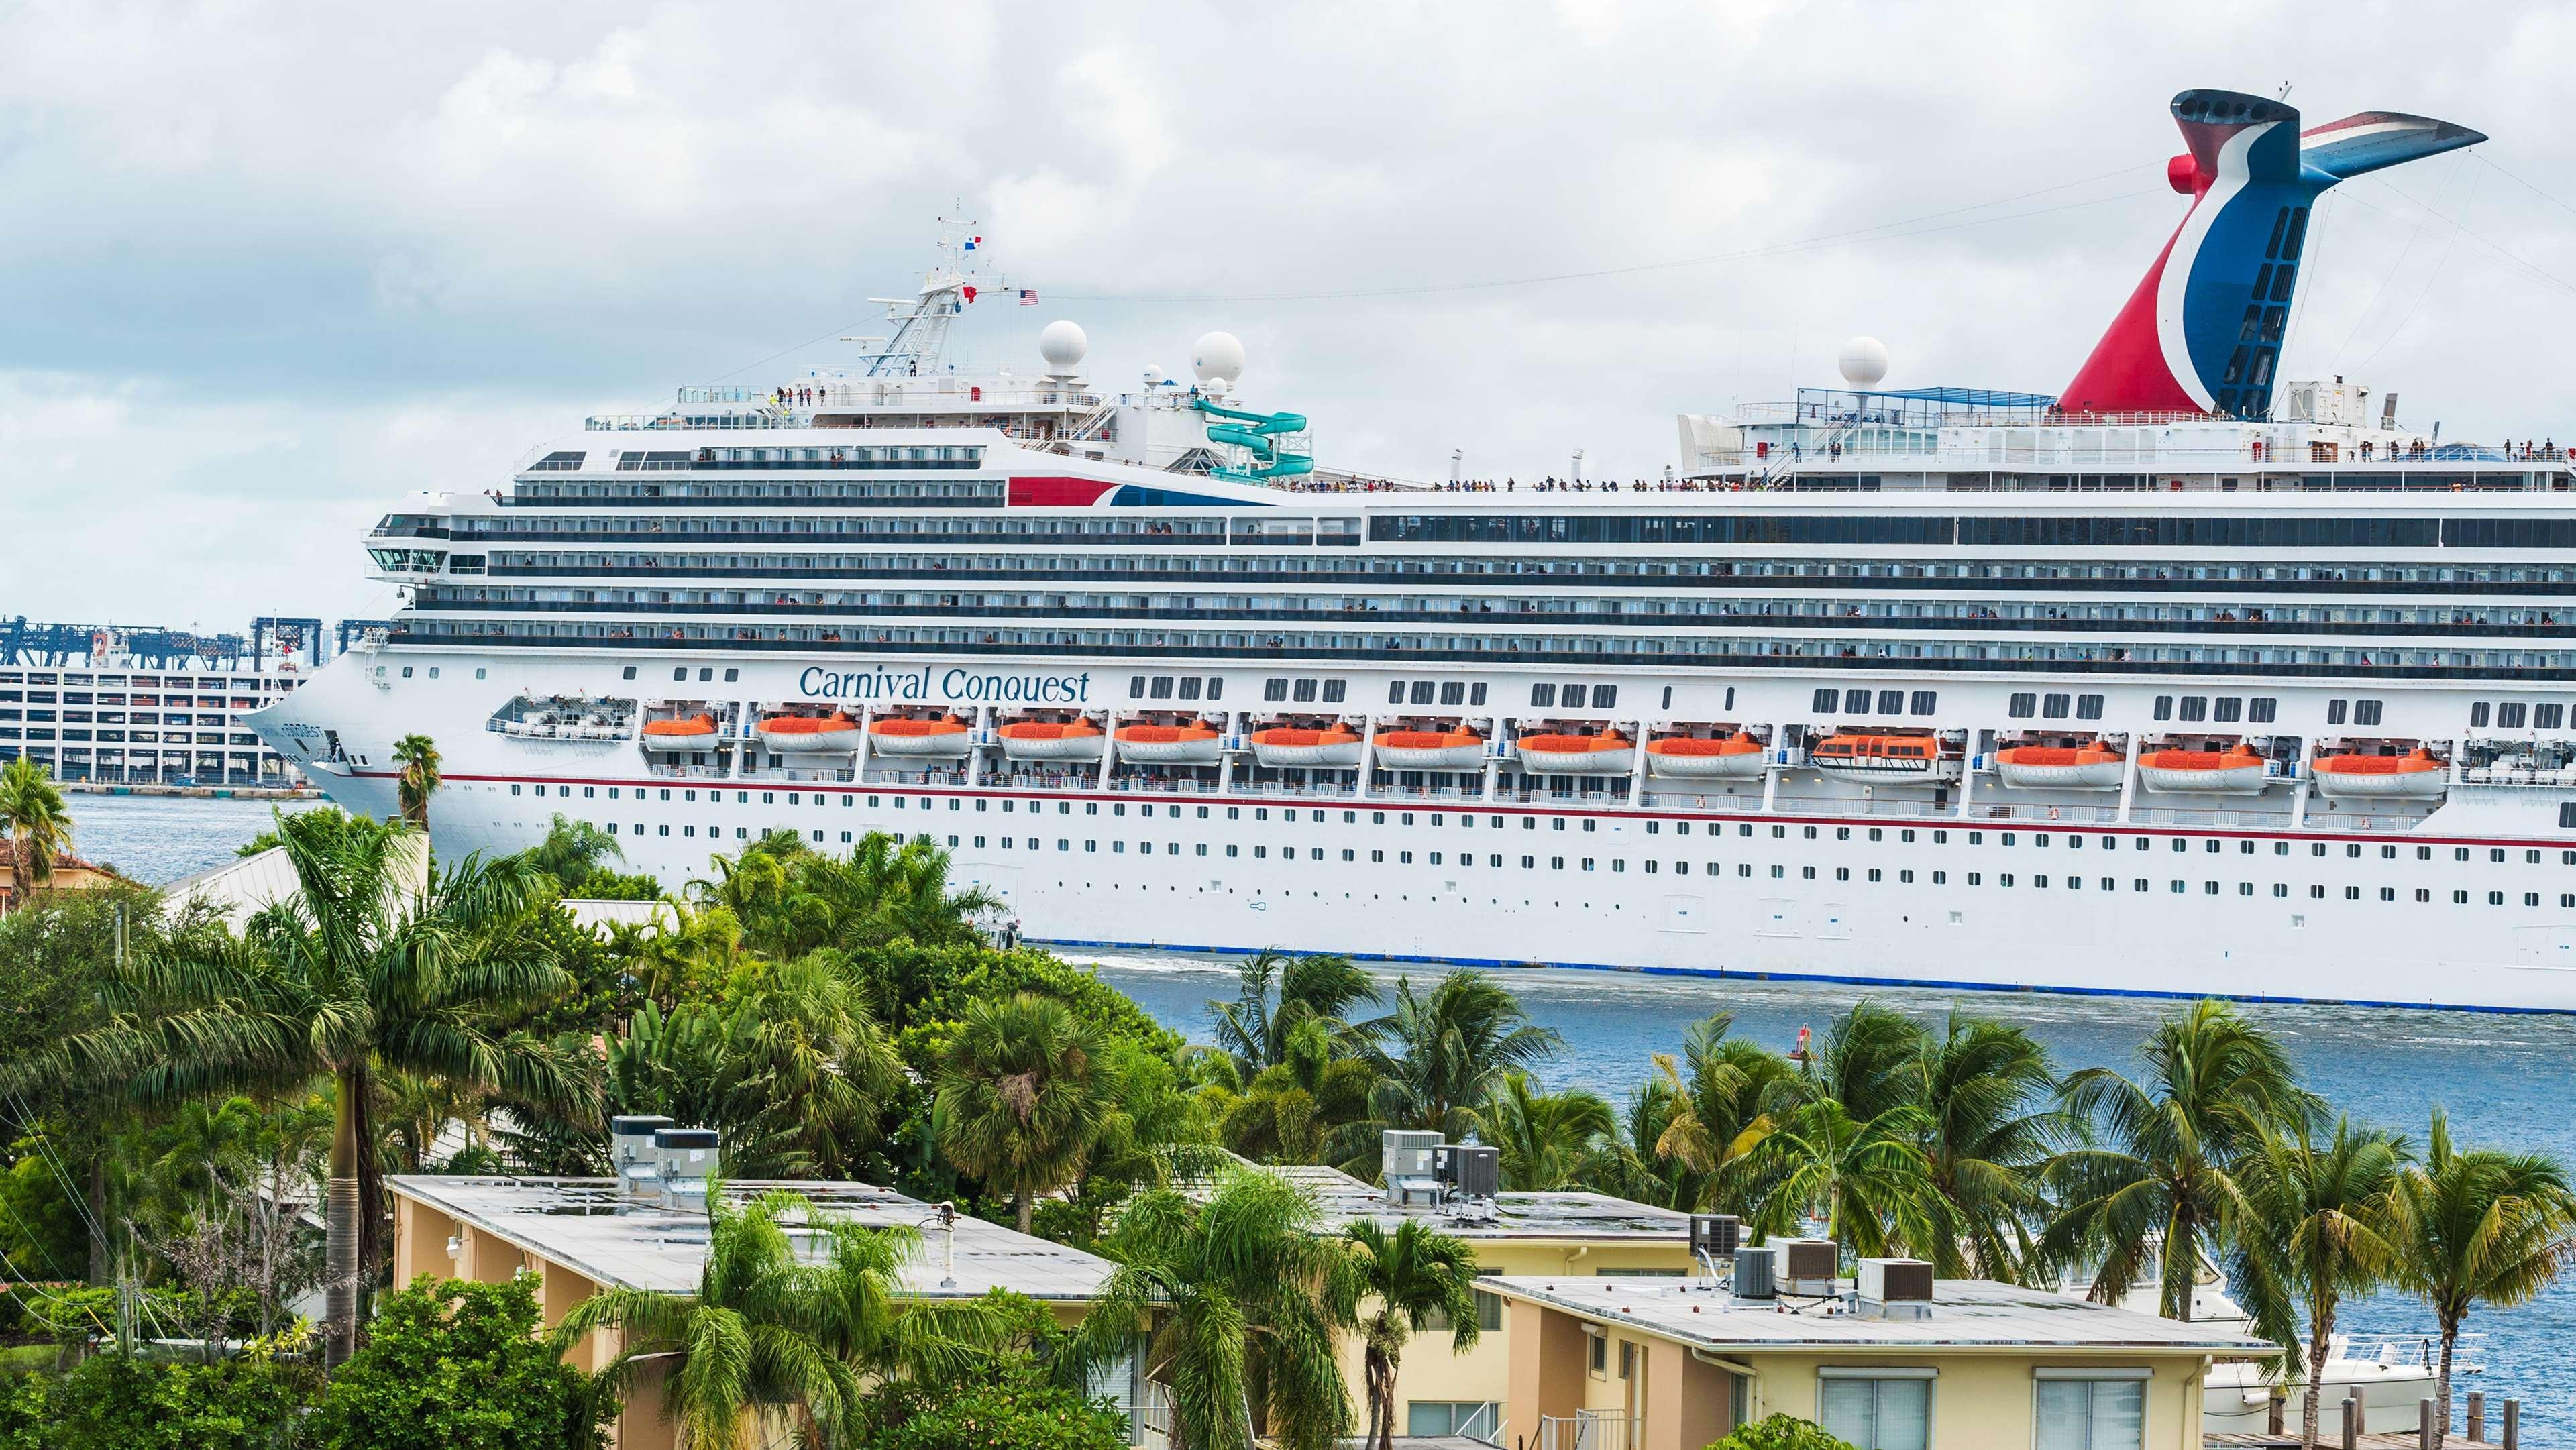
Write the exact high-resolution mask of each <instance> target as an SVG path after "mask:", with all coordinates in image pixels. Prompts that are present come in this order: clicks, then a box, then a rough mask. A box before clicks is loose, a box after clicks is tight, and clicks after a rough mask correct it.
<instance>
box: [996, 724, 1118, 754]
mask: <svg viewBox="0 0 2576 1450" xmlns="http://www.w3.org/2000/svg"><path fill="white" fill-rule="evenodd" d="M998 733H999V734H1000V735H1001V737H1002V756H1003V758H1004V759H1006V760H1098V759H1099V758H1100V747H1101V743H1102V736H1101V731H1100V727H1099V726H1097V725H1094V724H1092V723H1091V722H1090V721H1088V720H1070V721H1056V720H1014V721H1012V722H1011V723H1010V724H1008V725H1005V726H1003V727H1002V728H1001V730H1000V731H999V732H998Z"/></svg>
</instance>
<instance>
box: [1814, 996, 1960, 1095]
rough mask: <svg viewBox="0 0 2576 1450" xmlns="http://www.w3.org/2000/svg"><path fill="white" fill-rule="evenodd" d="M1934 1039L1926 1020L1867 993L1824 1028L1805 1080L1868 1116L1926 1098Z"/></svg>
mask: <svg viewBox="0 0 2576 1450" xmlns="http://www.w3.org/2000/svg"><path fill="white" fill-rule="evenodd" d="M1930 1041H1931V1037H1930V1034H1928V1033H1926V1032H1925V1031H1924V1030H1923V1024H1922V1023H1920V1022H1917V1021H1915V1020H1914V1019H1913V1018H1911V1017H1908V1016H1906V1015H1905V1014H1904V1013H1902V1012H1899V1011H1897V1010H1896V1009H1895V1008H1893V1007H1888V1006H1884V1005H1882V1004H1880V1003H1877V1002H1872V1001H1869V1000H1868V999H1866V998H1864V999H1862V1000H1861V1001H1858V1002H1854V1003H1853V1004H1852V1005H1851V1007H1850V1008H1849V1009H1848V1010H1847V1011H1845V1012H1844V1013H1843V1015H1842V1016H1840V1017H1837V1018H1835V1019H1834V1021H1833V1022H1832V1024H1831V1025H1829V1026H1828V1027H1826V1028H1825V1035H1824V1039H1823V1041H1822V1042H1821V1043H1820V1044H1818V1047H1817V1050H1816V1054H1815V1057H1814V1059H1813V1060H1812V1061H1810V1062H1809V1063H1807V1064H1806V1072H1805V1074H1804V1077H1805V1081H1806V1083H1807V1085H1808V1087H1809V1088H1810V1089H1811V1090H1812V1091H1814V1092H1817V1093H1821V1094H1822V1095H1824V1096H1826V1097H1829V1098H1832V1099H1833V1100H1834V1101H1836V1102H1838V1103H1841V1104H1842V1105H1843V1110H1844V1111H1845V1112H1847V1113H1849V1114H1851V1115H1852V1116H1853V1117H1854V1118H1857V1119H1860V1120H1861V1121H1863V1122H1867V1121H1869V1120H1870V1119H1872V1118H1875V1117H1877V1116H1878V1115H1879V1114H1881V1113H1884V1112H1886V1111H1887V1110H1888V1109H1890V1108H1894V1107H1900V1106H1905V1105H1909V1104H1911V1105H1920V1104H1921V1103H1922V1101H1923V1066H1924V1053H1925V1050H1926V1048H1927V1047H1928V1046H1929V1044H1930Z"/></svg>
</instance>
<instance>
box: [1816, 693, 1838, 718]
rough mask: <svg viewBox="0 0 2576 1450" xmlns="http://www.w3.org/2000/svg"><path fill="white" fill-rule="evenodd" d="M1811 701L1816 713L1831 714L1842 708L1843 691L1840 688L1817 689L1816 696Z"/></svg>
mask: <svg viewBox="0 0 2576 1450" xmlns="http://www.w3.org/2000/svg"><path fill="white" fill-rule="evenodd" d="M1812 703H1813V706H1814V709H1815V712H1816V713H1817V714H1819V715H1831V714H1833V713H1835V712H1836V711H1839V710H1840V709H1842V707H1843V692H1842V691H1840V690H1818V691H1817V692H1816V698H1815V700H1814V701H1813V702H1812Z"/></svg>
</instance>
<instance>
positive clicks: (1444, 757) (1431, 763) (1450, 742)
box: [1376, 730, 1485, 770]
mask: <svg viewBox="0 0 2576 1450" xmlns="http://www.w3.org/2000/svg"><path fill="white" fill-rule="evenodd" d="M1376 751H1377V763H1378V766H1379V767H1380V768H1381V769H1385V770H1483V769H1484V768H1485V737H1484V736H1482V735H1479V734H1477V733H1476V732H1475V731H1473V730H1385V731H1381V732H1379V734H1378V737H1377V742H1376Z"/></svg>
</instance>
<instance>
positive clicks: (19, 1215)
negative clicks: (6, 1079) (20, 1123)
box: [0, 1138, 89, 1330]
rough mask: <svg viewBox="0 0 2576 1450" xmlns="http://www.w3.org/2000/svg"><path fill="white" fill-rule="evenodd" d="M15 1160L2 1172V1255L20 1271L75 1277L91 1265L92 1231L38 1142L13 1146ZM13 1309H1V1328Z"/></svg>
mask: <svg viewBox="0 0 2576 1450" xmlns="http://www.w3.org/2000/svg"><path fill="white" fill-rule="evenodd" d="M8 1155H9V1156H12V1157H14V1158H15V1159H16V1160H17V1161H15V1162H13V1163H11V1164H10V1165H9V1166H8V1167H7V1168H6V1169H5V1170H0V1256H5V1257H6V1258H7V1259H8V1261H9V1262H10V1263H13V1264H16V1265H17V1266H18V1268H19V1270H20V1272H22V1273H29V1274H39V1275H43V1276H46V1277H49V1278H56V1279H77V1278H79V1277H81V1272H82V1270H83V1268H84V1267H85V1266H86V1265H87V1263H88V1254H89V1231H88V1229H87V1227H86V1226H84V1225H83V1224H82V1223H81V1218H80V1210H79V1208H78V1207H77V1206H76V1205H74V1203H73V1202H72V1200H71V1198H70V1197H69V1196H67V1195H66V1194H64V1192H63V1183H62V1180H61V1179H60V1178H57V1177H55V1176H54V1172H53V1170H52V1169H51V1168H49V1167H47V1166H46V1165H45V1160H44V1159H43V1158H42V1157H41V1156H39V1155H38V1153H37V1149H36V1143H35V1140H34V1139H32V1138H24V1139H20V1140H19V1141H18V1142H16V1143H13V1144H11V1145H10V1146H9V1149H8ZM15 1312H16V1311H15V1310H13V1309H10V1308H6V1307H0V1330H5V1329H6V1328H7V1327H8V1322H9V1320H10V1319H11V1318H12V1317H14V1315H15Z"/></svg>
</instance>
